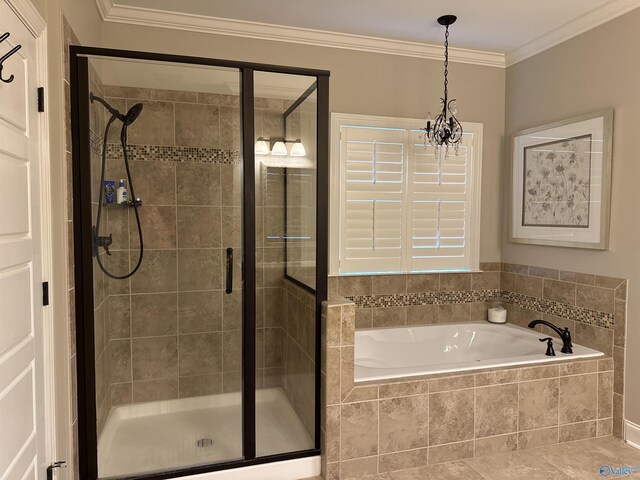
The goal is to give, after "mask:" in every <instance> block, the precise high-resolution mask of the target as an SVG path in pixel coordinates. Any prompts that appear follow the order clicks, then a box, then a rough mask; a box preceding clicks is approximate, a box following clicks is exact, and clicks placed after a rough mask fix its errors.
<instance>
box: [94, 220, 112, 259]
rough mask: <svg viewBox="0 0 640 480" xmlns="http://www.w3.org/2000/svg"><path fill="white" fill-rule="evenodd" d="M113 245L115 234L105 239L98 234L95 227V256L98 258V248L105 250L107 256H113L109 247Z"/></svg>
mask: <svg viewBox="0 0 640 480" xmlns="http://www.w3.org/2000/svg"><path fill="white" fill-rule="evenodd" d="M112 243H113V234H112V233H110V234H109V236H108V237H103V236H100V235H98V234H97V232H96V227H93V250H94V251H93V254H94V255H95V256H98V248H100V247H102V248H104V251H105V252H107V255H111V252H110V251H109V247H110V246H111V244H112Z"/></svg>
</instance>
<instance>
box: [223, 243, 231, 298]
mask: <svg viewBox="0 0 640 480" xmlns="http://www.w3.org/2000/svg"><path fill="white" fill-rule="evenodd" d="M225 292H226V293H227V294H231V292H233V248H231V247H229V248H227V289H226V290H225Z"/></svg>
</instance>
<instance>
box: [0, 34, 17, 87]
mask: <svg viewBox="0 0 640 480" xmlns="http://www.w3.org/2000/svg"><path fill="white" fill-rule="evenodd" d="M10 35H11V34H10V33H9V32H6V33H3V34H2V35H0V43H2V42H4V41H5V40H6V39H7V38H9V36H10ZM21 48H22V45H16V46H15V47H13V48H12V49H11V50H9V52H8V53H6V54H5V55H3V56H2V57H1V58H0V80H1V81H2V82H3V83H11V82H13V78H14V76H13V75H11V76H10V77H9V78H2V69H3V67H4V65H3V64H4V61H5V60H7V59H8V58H9V57H10V56H11V55H13V54H14V53H16V52H17V51H18V50H20V49H21Z"/></svg>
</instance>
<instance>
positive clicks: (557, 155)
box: [509, 109, 613, 250]
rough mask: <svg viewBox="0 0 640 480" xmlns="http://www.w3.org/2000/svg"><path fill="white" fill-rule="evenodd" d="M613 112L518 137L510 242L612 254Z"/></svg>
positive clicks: (513, 161)
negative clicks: (594, 250)
mask: <svg viewBox="0 0 640 480" xmlns="http://www.w3.org/2000/svg"><path fill="white" fill-rule="evenodd" d="M612 129H613V109H609V110H604V111H600V112H596V113H593V114H589V115H583V116H580V117H576V118H571V119H568V120H564V121H561V122H556V123H552V124H549V125H543V126H541V127H536V128H531V129H528V130H523V131H520V132H516V133H514V134H513V136H512V142H511V143H512V147H513V153H512V157H511V214H510V228H509V240H510V241H511V242H514V243H529V244H534V245H553V246H560V247H574V248H590V249H596V250H606V249H607V248H608V242H609V214H610V197H611V134H612Z"/></svg>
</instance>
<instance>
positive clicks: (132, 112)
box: [89, 92, 142, 127]
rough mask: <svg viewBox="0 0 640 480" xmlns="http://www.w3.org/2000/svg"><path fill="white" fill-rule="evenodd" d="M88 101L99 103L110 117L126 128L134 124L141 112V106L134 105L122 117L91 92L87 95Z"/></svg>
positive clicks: (138, 104)
mask: <svg viewBox="0 0 640 480" xmlns="http://www.w3.org/2000/svg"><path fill="white" fill-rule="evenodd" d="M89 99H90V100H91V101H92V102H94V101H96V102H98V103H101V104H102V105H103V106H104V108H106V109H107V110H108V111H109V113H110V114H111V115H112V116H114V117H115V118H117V119H118V120H120V121H121V122H122V123H123V124H124V126H127V127H128V126H129V125H131V124H132V123H133V122H135V120H136V118H138V115H140V112H141V111H142V104H141V103H136V104H135V105H134V106H133V107H131V108H130V109H129V110H128V111H127V114H126V115H123V114H122V113H120V112H119V111H118V110H116V109H115V108H113V107H112V106H111V105H109V103H107V101H106V100H105V99H104V98H101V97H98V96H97V95H94V94H93V92H91V93H89Z"/></svg>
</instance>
